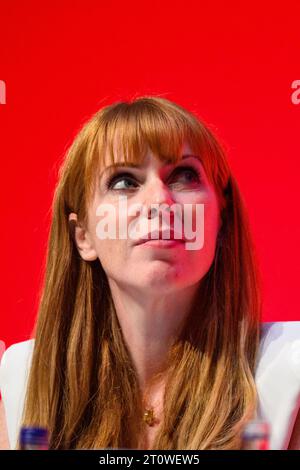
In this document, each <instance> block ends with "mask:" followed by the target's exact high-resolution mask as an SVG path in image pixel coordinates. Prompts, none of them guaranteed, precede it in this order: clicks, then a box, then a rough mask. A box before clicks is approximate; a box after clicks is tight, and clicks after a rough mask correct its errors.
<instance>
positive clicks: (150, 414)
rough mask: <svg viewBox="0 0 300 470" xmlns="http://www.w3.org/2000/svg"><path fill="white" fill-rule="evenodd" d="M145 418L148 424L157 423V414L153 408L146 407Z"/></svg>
mask: <svg viewBox="0 0 300 470" xmlns="http://www.w3.org/2000/svg"><path fill="white" fill-rule="evenodd" d="M143 420H144V422H145V423H146V424H148V426H153V425H154V423H155V420H156V419H155V416H154V410H153V408H146V409H145V411H144V416H143Z"/></svg>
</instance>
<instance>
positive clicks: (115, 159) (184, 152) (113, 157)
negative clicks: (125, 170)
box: [99, 141, 201, 174]
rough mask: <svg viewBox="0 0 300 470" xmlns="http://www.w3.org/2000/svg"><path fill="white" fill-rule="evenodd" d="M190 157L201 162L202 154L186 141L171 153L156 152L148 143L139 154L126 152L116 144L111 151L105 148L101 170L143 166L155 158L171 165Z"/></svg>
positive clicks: (101, 160)
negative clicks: (179, 148) (177, 150)
mask: <svg viewBox="0 0 300 470" xmlns="http://www.w3.org/2000/svg"><path fill="white" fill-rule="evenodd" d="M190 157H194V158H196V159H198V160H199V162H201V155H199V152H194V151H193V148H192V146H191V145H190V144H189V143H188V142H186V141H185V142H183V144H182V146H181V150H180V151H179V152H174V153H173V154H169V155H168V154H161V153H155V152H153V151H152V150H151V148H150V147H149V146H148V145H147V144H145V146H144V147H143V148H142V149H140V152H139V153H138V154H136V153H132V154H129V153H126V152H125V153H124V152H122V151H120V149H118V147H117V146H115V148H114V150H113V152H110V151H109V149H107V148H106V149H105V152H103V157H102V159H100V161H99V170H100V172H101V174H102V173H106V172H107V171H109V170H110V169H114V168H119V167H130V168H143V167H145V166H146V165H147V164H148V162H150V161H151V160H153V159H157V160H159V161H160V162H161V164H162V165H171V164H175V163H177V162H179V161H181V160H185V159H187V158H190Z"/></svg>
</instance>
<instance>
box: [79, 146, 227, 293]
mask: <svg viewBox="0 0 300 470" xmlns="http://www.w3.org/2000/svg"><path fill="white" fill-rule="evenodd" d="M182 153H183V155H184V156H185V158H184V159H183V160H181V161H180V162H178V163H177V164H170V163H165V162H160V161H159V160H158V159H157V158H156V157H155V155H153V154H152V153H151V152H150V151H149V152H148V153H147V155H146V157H145V159H144V161H143V164H142V165H141V166H138V167H136V168H133V167H129V166H125V164H124V166H123V165H122V166H119V167H117V168H113V169H112V170H108V168H106V169H105V170H104V171H102V172H101V174H100V175H99V178H98V180H97V186H96V190H95V194H94V198H93V201H92V203H91V205H90V207H89V210H88V228H87V231H86V233H85V235H83V236H82V237H78V238H77V240H78V243H77V244H78V245H79V251H80V254H81V256H82V257H83V258H84V259H86V260H92V259H97V258H99V260H100V262H101V264H102V266H103V269H104V271H105V272H106V274H107V277H108V280H109V281H114V282H116V283H117V284H119V285H120V286H123V287H126V286H127V287H128V288H130V287H133V288H140V289H147V291H149V289H153V290H154V289H155V291H156V292H157V291H160V292H162V293H164V294H165V293H167V292H171V291H172V290H178V289H181V288H185V287H188V286H191V285H194V284H196V283H198V282H199V281H200V280H201V279H202V278H203V277H204V275H205V274H206V273H207V271H208V270H209V268H210V266H211V264H212V262H213V259H214V254H215V247H216V237H217V234H218V230H219V228H220V217H219V207H218V201H217V196H216V192H215V190H214V187H213V186H212V185H211V184H210V183H209V181H208V179H207V176H206V174H205V172H204V168H203V165H202V163H201V161H200V159H199V158H198V157H197V156H194V157H193V156H190V155H192V151H191V149H190V147H189V145H188V144H185V145H184V146H183V149H182ZM125 173H126V174H125ZM137 204H138V206H137ZM163 204H165V205H166V206H164V207H165V208H168V207H169V208H171V212H170V213H168V211H167V210H166V211H165V210H163V206H162V205H163ZM173 204H177V206H173ZM104 205H105V206H104ZM151 205H156V208H158V209H159V210H158V212H157V211H156V212H155V211H152V212H151V211H150V209H151ZM137 207H140V210H139V211H137V209H136V208H137ZM172 207H173V208H175V207H176V212H173V210H172ZM107 208H109V209H111V210H109V211H104V209H107ZM160 209H162V210H161V214H162V218H160V217H159V211H160ZM101 211H102V214H101ZM203 211H204V212H203ZM172 212H173V214H175V215H174V216H173V215H172ZM170 214H171V215H170ZM180 214H181V217H180ZM197 214H198V215H197ZM197 217H198V218H197ZM175 220H176V223H177V225H176V226H175ZM104 221H105V223H104ZM151 223H152V224H153V225H151ZM191 223H192V226H191V225H190V224H191ZM120 226H122V227H125V228H126V230H127V234H126V235H123V236H122V238H121V237H120V235H119V227H120ZM179 226H181V229H182V233H181V235H182V236H181V240H177V241H176V240H175V241H174V240H173V241H171V242H170V241H169V242H162V243H161V242H159V241H158V240H156V241H155V242H153V240H152V241H148V242H145V241H144V242H143V243H141V240H140V239H141V238H144V239H145V238H147V237H146V235H147V234H148V239H149V238H153V235H152V236H151V235H149V234H150V232H151V231H152V230H158V232H159V230H161V229H164V228H170V229H171V230H172V229H174V228H175V232H176V233H177V232H178V227H179ZM104 227H106V229H108V227H109V228H110V229H111V228H112V227H115V228H116V232H115V233H113V231H110V235H106V236H107V238H104V237H105V235H103V232H101V228H102V229H103V228H104ZM191 228H192V229H193V230H195V229H196V233H197V235H195V233H194V236H193V237H192V235H193V234H192V232H191V231H190V230H191ZM101 233H102V235H101ZM124 233H126V232H123V234H124ZM201 233H202V235H203V236H201V235H200V234H201ZM170 234H171V232H169V234H167V235H166V236H165V235H161V234H160V235H157V234H156V238H158V237H159V238H172V236H171V235H170ZM179 235H180V233H179ZM99 237H102V238H104V239H100V238H99ZM175 237H176V235H175ZM203 237H204V238H203ZM138 239H139V240H138ZM184 239H185V241H184ZM193 241H194V245H193ZM196 241H197V243H196ZM159 243H161V244H160V245H159ZM188 243H189V244H188ZM192 246H193V248H191V247H192ZM197 246H198V247H197Z"/></svg>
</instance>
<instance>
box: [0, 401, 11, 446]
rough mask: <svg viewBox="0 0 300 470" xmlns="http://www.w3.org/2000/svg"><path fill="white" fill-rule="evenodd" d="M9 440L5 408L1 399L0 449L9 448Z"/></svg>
mask: <svg viewBox="0 0 300 470" xmlns="http://www.w3.org/2000/svg"><path fill="white" fill-rule="evenodd" d="M9 449H10V445H9V440H8V432H7V425H6V417H5V409H4V405H3V401H2V400H0V450H9Z"/></svg>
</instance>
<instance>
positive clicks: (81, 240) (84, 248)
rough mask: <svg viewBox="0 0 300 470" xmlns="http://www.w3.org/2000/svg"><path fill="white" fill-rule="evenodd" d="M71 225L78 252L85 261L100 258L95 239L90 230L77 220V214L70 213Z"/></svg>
mask: <svg viewBox="0 0 300 470" xmlns="http://www.w3.org/2000/svg"><path fill="white" fill-rule="evenodd" d="M69 225H70V230H71V234H72V236H73V239H74V242H75V243H76V246H77V249H78V252H79V254H80V256H81V258H82V259H84V260H85V261H94V260H96V259H97V258H98V256H97V253H96V250H95V248H94V244H93V240H92V237H91V235H90V234H89V232H88V230H87V229H85V228H84V227H82V226H81V225H80V224H79V223H78V220H77V214H75V213H74V212H72V213H71V214H69Z"/></svg>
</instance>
